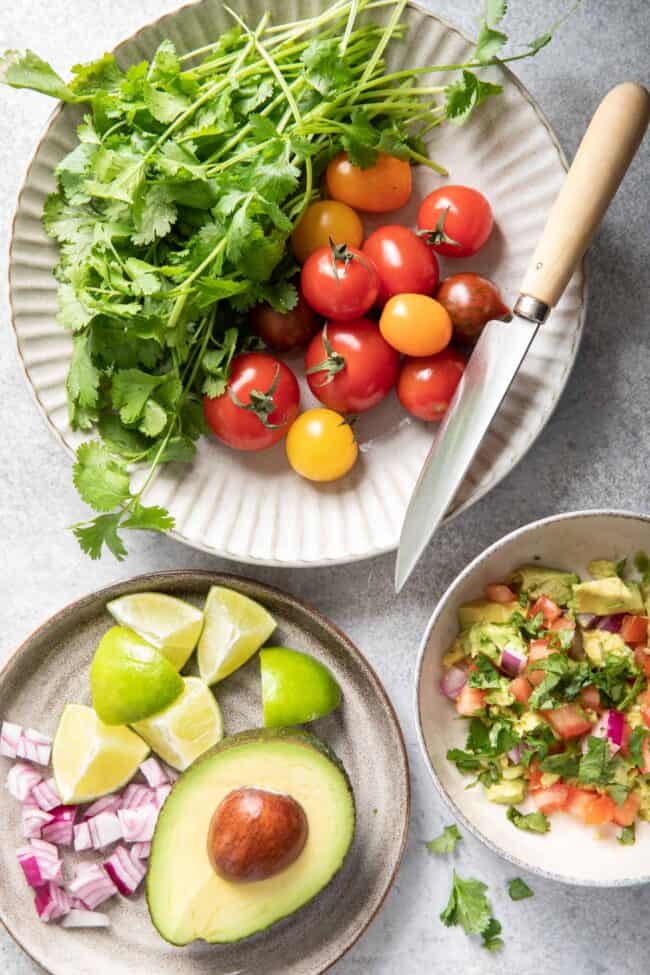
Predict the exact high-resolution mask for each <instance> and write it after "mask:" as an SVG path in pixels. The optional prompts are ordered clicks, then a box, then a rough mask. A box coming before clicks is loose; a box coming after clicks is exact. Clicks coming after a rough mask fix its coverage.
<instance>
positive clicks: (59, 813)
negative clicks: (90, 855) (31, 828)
mask: <svg viewBox="0 0 650 975" xmlns="http://www.w3.org/2000/svg"><path fill="white" fill-rule="evenodd" d="M52 816H53V821H52V822H51V823H49V824H48V825H47V826H44V827H43V829H42V836H43V839H44V840H47V841H48V842H49V843H55V844H56V845H57V846H72V837H73V828H74V821H75V819H76V816H77V807H76V806H57V807H56V809H53V810H52Z"/></svg>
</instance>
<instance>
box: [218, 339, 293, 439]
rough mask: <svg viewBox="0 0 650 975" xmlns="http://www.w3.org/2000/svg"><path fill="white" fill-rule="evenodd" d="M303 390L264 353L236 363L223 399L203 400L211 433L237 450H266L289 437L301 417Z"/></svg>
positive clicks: (251, 354) (249, 354)
mask: <svg viewBox="0 0 650 975" xmlns="http://www.w3.org/2000/svg"><path fill="white" fill-rule="evenodd" d="M299 402H300V390H299V388H298V382H297V380H296V377H295V376H294V374H293V373H292V371H291V369H289V368H288V366H285V364H284V363H283V362H280V361H279V359H275V358H274V357H273V356H272V355H267V354H266V353H264V352H246V353H244V354H243V355H240V356H237V358H236V359H234V360H233V363H232V367H231V371H230V379H229V381H228V388H227V389H226V391H225V393H223V395H222V396H216V397H214V398H213V397H210V396H204V398H203V411H204V413H205V418H206V420H207V422H208V424H209V426H210V428H211V429H212V432H213V433H214V434H215V435H216V436H217V437H218V438H219V440H223V442H224V443H226V444H228V446H229V447H234V448H235V450H264V448H265V447H270V446H271V445H272V444H274V443H277V442H278V440H281V439H282V437H284V435H285V434H286V432H287V430H288V428H289V426H290V424H291V423H292V422H293V420H294V419H295V418H296V416H297V414H298V405H299Z"/></svg>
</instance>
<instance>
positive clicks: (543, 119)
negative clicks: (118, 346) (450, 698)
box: [7, 0, 589, 569]
mask: <svg viewBox="0 0 650 975" xmlns="http://www.w3.org/2000/svg"><path fill="white" fill-rule="evenodd" d="M204 2H205V0H188V2H187V3H183V4H181V5H180V6H178V7H175V8H174V9H173V10H169V11H167V12H166V13H164V14H161V15H160V16H159V17H154V18H153V19H152V20H149V21H147V22H146V23H144V24H142V25H141V26H140V27H138V28H137V29H136V30H135V31H133V32H132V33H130V34H129V35H127V36H126V37H123V38H122V40H120V41H118V43H117V44H116V45H115V46H114V47H113V48H112V50H111V53H113V54H116V55H119V53H120V49H121V48H122V47H123V46H124V45H125V44H130V43H132V42H134V41H136V40H137V38H138V37H139V36H140V34H142V33H143V31H146V30H150V29H151V28H155V27H157V26H158V25H159V24H161V23H162V21H164V20H165V19H166V18H168V17H177V16H178V15H179V14H183V13H184V12H185V11H186V10H189V9H191V8H193V7H199V6H200V5H201V4H202V3H204ZM407 6H408V7H412V8H413V9H415V10H417V11H419V13H421V14H424V15H426V16H427V17H430V18H431V19H433V20H435V21H437V22H438V23H439V24H442V26H443V27H444V28H445V29H446V30H448V31H451V32H452V33H454V34H457V35H458V36H460V37H461V38H462V39H463V40H464V41H466V42H467V43H469V44H474V43H475V42H474V40H473V39H472V38H471V37H469V36H468V35H467V34H466V33H465V32H464V31H463V30H462V29H461V28H460V27H458V26H456V25H455V24H452V23H450V22H449V21H448V20H447V19H446V18H444V17H440V16H439V15H438V14H436V13H434V12H433V11H432V10H429V9H428V8H427V7H425V6H424V5H423V3H422V2H421V0H408V3H407ZM499 68H500V70H501V71H503V73H504V74H505V76H506V77H507V79H508V81H509V82H510V83H512V84H514V85H515V87H516V88H517V89H518V90H519V92H520V94H521V95H522V96H523V98H524V100H525V101H526V102H527V103H528V104H529V105H530V107H531V108H532V109H533V111H534V112H535V115H536V116H537V118H538V120H539V122H540V123H541V124H542V125H543V127H544V128H545V129H546V131H547V133H548V136H549V139H550V141H551V145H552V146H553V148H554V149H555V151H556V153H557V156H558V159H559V162H560V165H561V167H562V168H563V169H564V171H565V173H566V172H567V171H568V168H569V163H568V159H567V156H566V154H565V152H564V149H563V147H562V144H561V143H560V140H559V138H558V136H557V134H556V132H555V130H554V128H553V126H552V125H551V122H550V120H549V118H548V117H547V115H546V113H545V112H544V110H543V109H542V108H541V106H540V104H539V103H538V101H537V99H536V98H534V97H533V95H532V94H531V93H530V91H529V90H528V88H527V87H526V85H524V83H523V82H522V81H521V80H520V79H519V77H518V76H517V75H516V74H515V73H514V71H512V69H511V68H509V67H508V65H507V64H502V65H499ZM65 107H66V106H65V103H63V102H59V103H58V104H57V105H56V106H55V107H54V109H53V110H52V112H51V113H50V114H49V116H48V117H47V119H46V121H45V125H44V127H43V129H42V130H41V133H40V135H39V137H38V139H37V141H36V144H35V146H34V149H33V150H32V152H31V154H30V156H29V159H28V161H27V164H26V166H25V169H24V171H23V177H22V181H21V184H20V188H19V190H18V195H17V197H16V203H15V206H14V209H13V213H12V217H11V222H10V229H9V236H8V242H7V295H8V300H9V323H10V325H11V332H12V335H13V339H14V347H15V350H16V357H17V359H18V363H19V367H20V369H21V371H22V374H23V376H24V378H25V381H26V383H27V386H28V388H29V391H30V393H31V396H32V399H33V400H34V402H35V403H36V406H37V409H38V412H39V413H40V415H41V417H42V419H43V420H44V422H45V424H46V426H47V427H48V428H49V430H50V432H51V433H52V434H53V435H54V437H55V439H56V440H58V442H59V444H60V445H61V446H62V447H63V449H64V451H65V452H66V454H67V455H68V456H69V457H70V458H71V459H74V457H75V451H74V450H73V448H72V447H71V446H70V445H69V444H68V443H66V441H65V439H64V437H63V435H62V434H61V432H60V431H59V429H58V428H57V427H56V426H55V425H54V423H53V422H52V420H51V419H50V416H49V414H48V411H47V409H46V408H45V406H44V404H43V403H42V402H41V400H40V397H39V395H38V392H37V390H36V387H35V386H34V384H33V382H32V380H31V377H30V374H29V371H28V369H27V366H26V364H25V361H24V359H23V355H22V351H21V348H20V340H19V335H18V329H17V327H16V312H15V309H14V302H13V288H12V271H13V265H14V253H13V252H14V238H15V232H16V220H17V218H18V211H19V210H20V208H21V204H22V200H23V196H24V194H25V191H26V189H27V179H28V176H29V174H30V173H31V170H32V167H33V165H34V161H35V158H36V155H37V154H38V152H39V151H40V149H41V147H42V145H43V143H44V142H45V141H46V139H47V137H48V135H49V132H50V129H51V127H52V125H53V124H54V122H55V121H56V120H57V119H58V117H59V115H60V114H61V113H62V112H63V110H64V109H65ZM576 270H579V271H580V273H581V277H582V280H581V288H580V310H579V313H578V321H577V329H576V333H575V336H574V341H573V345H572V347H571V350H570V355H569V357H568V358H567V360H566V362H565V369H564V373H563V374H562V375H561V376H560V377H559V383H558V387H557V393H556V395H555V397H554V398H553V402H552V404H551V406H550V408H549V409H548V411H547V412H546V413H545V414H543V415H542V422H541V425H540V426H539V429H538V430H536V432H535V433H534V435H533V436H532V438H531V439H530V441H529V443H528V445H527V446H526V447H525V448H524V450H523V452H522V453H521V455H520V456H519V457H518V458H517V459H516V460H515V461H514V463H513V464H512V466H511V467H509V469H508V470H505V471H504V472H503V473H502V474H501V475H500V476H499V477H498V478H497V479H496V480H495V481H494V482H493V483H491V484H490V485H488V486H485V487H483V488H479V489H478V491H477V492H476V494H475V495H473V496H472V497H471V498H468V499H467V500H465V501H464V502H463V503H462V504H461V505H459V506H458V507H457V508H455V509H454V510H453V511H452V512H451V513H449V514H447V515H446V516H445V518H444V519H443V522H442V524H449V523H451V522H452V521H453V520H454V519H455V518H457V517H458V516H459V515H461V514H463V513H464V512H465V511H468V510H469V509H470V508H471V507H473V505H475V504H477V503H478V502H479V501H481V500H482V499H483V498H484V497H485V496H486V495H487V494H489V493H490V492H491V491H492V490H494V489H495V488H496V487H498V486H499V484H501V483H502V482H503V481H504V480H505V479H506V477H508V476H509V475H510V474H511V473H512V472H513V471H514V470H515V468H516V467H517V466H518V465H519V464H520V463H521V461H522V460H523V459H524V458H525V457H526V456H527V454H528V453H529V451H530V450H531V449H532V448H533V446H534V445H535V443H536V442H537V440H538V438H539V437H540V436H541V435H542V433H543V432H544V430H545V429H546V426H547V425H548V423H549V421H550V420H551V418H552V416H553V414H554V413H555V410H556V409H557V407H558V405H559V402H560V400H561V398H562V396H563V394H564V391H565V389H566V387H567V385H568V382H569V379H570V377H571V373H572V372H573V368H574V366H575V362H576V359H577V356H578V352H579V349H580V345H581V342H582V337H583V335H584V325H585V319H586V314H587V305H588V300H589V275H588V261H587V255H586V254H585V255H584V256H583V257H582V259H581V260H580V262H579V264H578V266H577V268H576ZM574 273H575V272H574ZM164 534H165V535H167V536H168V537H169V538H173V539H174V540H175V541H177V542H179V543H181V544H183V545H187V546H188V547H190V548H192V549H194V550H195V551H199V552H205V553H206V554H207V555H212V556H216V557H217V558H224V559H228V560H229V561H231V562H236V563H237V564H241V565H252V566H266V567H270V568H280V569H282V568H287V569H288V568H322V567H326V566H332V565H350V564H353V563H356V562H363V561H366V560H367V559H373V558H377V557H378V556H381V555H387V554H389V553H392V552H396V551H397V549H398V547H399V539H398V540H397V542H396V543H395V544H389V545H378V546H376V547H375V548H373V549H370V550H368V551H365V552H363V553H362V554H359V553H358V552H350V553H348V554H346V555H340V556H334V557H332V558H319V559H309V560H306V559H297V558H292V559H277V558H258V557H256V556H253V555H251V554H250V553H247V554H246V555H242V554H234V553H232V552H230V551H228V550H227V549H221V548H218V547H216V546H213V545H208V544H206V543H205V542H203V541H201V540H199V539H191V538H188V537H187V536H186V535H185V534H183V532H182V531H179V530H178V529H175V528H173V529H170V530H167V531H166V532H164Z"/></svg>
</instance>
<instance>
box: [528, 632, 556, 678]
mask: <svg viewBox="0 0 650 975" xmlns="http://www.w3.org/2000/svg"><path fill="white" fill-rule="evenodd" d="M552 653H553V651H552V650H551V648H550V646H549V642H548V640H532V641H531V644H530V647H529V648H528V680H529V681H530V682H531V684H541V683H542V681H543V680H544V676H545V675H544V671H543V670H532V669H531V667H530V665H531V664H532V663H533V662H534V661H535V660H544V659H545V658H546V657H550V656H551V654H552Z"/></svg>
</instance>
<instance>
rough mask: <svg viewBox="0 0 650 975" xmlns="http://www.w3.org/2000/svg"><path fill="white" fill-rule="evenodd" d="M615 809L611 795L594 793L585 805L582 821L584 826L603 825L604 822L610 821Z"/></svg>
mask: <svg viewBox="0 0 650 975" xmlns="http://www.w3.org/2000/svg"><path fill="white" fill-rule="evenodd" d="M615 811H616V803H615V802H614V800H613V799H612V798H611V796H599V795H595V796H594V798H593V799H592V800H591V802H588V803H587V804H586V806H585V811H584V816H583V819H584V823H585V825H586V826H603V825H604V824H605V823H611V821H612V820H613V818H614V813H615Z"/></svg>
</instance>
